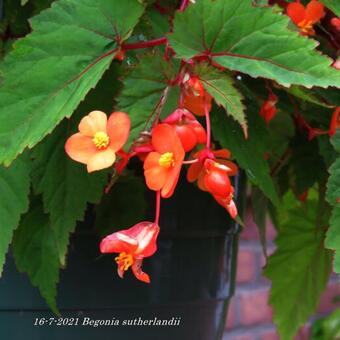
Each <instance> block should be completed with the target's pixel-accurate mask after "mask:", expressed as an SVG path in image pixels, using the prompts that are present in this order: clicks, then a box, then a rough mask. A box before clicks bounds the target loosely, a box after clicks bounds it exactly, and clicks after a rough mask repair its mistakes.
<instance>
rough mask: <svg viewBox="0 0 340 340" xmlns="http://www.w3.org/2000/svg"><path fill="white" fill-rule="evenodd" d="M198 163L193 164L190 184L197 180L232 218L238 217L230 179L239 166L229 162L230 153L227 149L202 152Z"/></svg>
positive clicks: (197, 155)
mask: <svg viewBox="0 0 340 340" xmlns="http://www.w3.org/2000/svg"><path fill="white" fill-rule="evenodd" d="M196 157H197V158H198V159H199V161H198V162H196V163H194V164H191V165H190V167H189V170H188V173H187V179H188V181H189V182H194V181H196V180H197V184H198V187H199V188H200V189H201V190H203V191H208V192H209V193H210V194H211V195H212V196H213V197H214V199H215V200H216V201H217V202H218V203H219V204H220V205H221V206H223V207H224V208H225V209H226V210H227V211H228V213H229V214H230V216H231V217H232V218H235V217H236V215H237V208H236V204H235V202H234V201H233V195H234V187H233V186H232V184H231V181H230V179H229V177H230V176H233V175H236V174H237V172H238V168H237V166H236V165H235V164H234V163H233V162H231V161H230V160H228V159H227V158H229V157H230V152H229V151H228V150H226V149H222V150H216V151H210V150H208V151H207V150H202V151H200V152H199V153H197V154H196Z"/></svg>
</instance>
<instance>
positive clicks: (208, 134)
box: [204, 103, 211, 150]
mask: <svg viewBox="0 0 340 340" xmlns="http://www.w3.org/2000/svg"><path fill="white" fill-rule="evenodd" d="M204 113H205V122H206V126H207V149H208V150H210V145H211V125H210V113H209V110H208V104H207V103H205V104H204Z"/></svg>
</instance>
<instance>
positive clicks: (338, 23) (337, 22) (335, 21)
mask: <svg viewBox="0 0 340 340" xmlns="http://www.w3.org/2000/svg"><path fill="white" fill-rule="evenodd" d="M331 25H332V26H333V27H334V28H335V29H336V30H337V31H340V19H339V18H338V17H334V18H332V19H331Z"/></svg>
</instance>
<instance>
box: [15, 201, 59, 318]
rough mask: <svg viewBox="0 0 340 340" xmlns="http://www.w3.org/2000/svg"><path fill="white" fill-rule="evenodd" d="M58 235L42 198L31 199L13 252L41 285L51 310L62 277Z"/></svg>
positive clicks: (22, 270)
mask: <svg viewBox="0 0 340 340" xmlns="http://www.w3.org/2000/svg"><path fill="white" fill-rule="evenodd" d="M57 239H58V236H57V234H56V233H55V230H54V229H53V228H52V227H51V225H50V224H49V218H48V215H45V214H44V212H43V208H42V205H41V203H40V202H39V200H34V202H32V203H31V209H30V211H29V212H28V213H27V214H26V215H24V216H23V218H22V220H21V222H20V226H19V228H18V229H17V230H16V232H15V234H14V239H13V253H14V257H15V263H16V265H17V268H18V270H19V271H21V272H26V273H27V274H28V276H29V278H30V280H31V282H32V284H33V285H34V286H37V287H38V288H39V291H40V293H41V295H42V296H43V297H44V299H45V300H46V302H47V304H48V305H49V307H50V308H51V309H52V311H53V312H54V313H56V314H58V309H57V305H56V295H57V282H58V279H59V259H58V248H57V242H58V241H57Z"/></svg>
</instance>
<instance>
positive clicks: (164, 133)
mask: <svg viewBox="0 0 340 340" xmlns="http://www.w3.org/2000/svg"><path fill="white" fill-rule="evenodd" d="M178 144H179V145H180V147H181V148H182V149H183V147H182V144H181V141H180V139H179V137H178V136H177V134H176V132H175V131H174V129H173V128H172V126H171V125H168V124H159V125H157V126H156V127H155V128H154V129H153V130H152V145H153V147H154V148H155V150H156V151H158V152H159V153H160V154H163V153H165V152H173V153H174V148H175V147H178Z"/></svg>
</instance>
